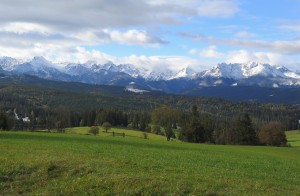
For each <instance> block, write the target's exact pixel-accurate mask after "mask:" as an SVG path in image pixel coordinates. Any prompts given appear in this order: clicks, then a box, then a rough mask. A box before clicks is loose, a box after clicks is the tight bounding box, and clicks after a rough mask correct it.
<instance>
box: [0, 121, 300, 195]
mask: <svg viewBox="0 0 300 196" xmlns="http://www.w3.org/2000/svg"><path fill="white" fill-rule="evenodd" d="M88 129H89V128H84V127H83V128H71V129H68V130H67V131H66V133H64V134H60V133H47V132H4V131H1V132H0V154H1V156H0V163H1V164H0V195H17V194H24V195H299V193H300V145H299V144H300V133H299V132H297V131H291V132H287V135H288V139H289V143H290V144H291V145H292V147H285V148H284V147H264V146H229V145H227V146H226V145H225V146H224V145H223V146H222V145H210V144H189V143H183V142H180V141H177V140H174V141H171V142H167V141H166V139H165V138H164V137H162V136H157V135H153V134H150V133H148V135H147V136H148V139H144V135H143V134H142V133H141V132H138V131H132V130H124V129H111V130H110V133H104V132H103V130H102V129H101V130H100V133H99V135H97V136H92V135H87V132H88ZM112 131H114V132H116V133H123V132H124V133H125V135H126V136H125V137H122V136H121V134H120V135H117V136H115V137H113V136H112V133H111V132H112Z"/></svg>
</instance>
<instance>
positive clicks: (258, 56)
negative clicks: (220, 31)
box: [225, 50, 300, 70]
mask: <svg viewBox="0 0 300 196" xmlns="http://www.w3.org/2000/svg"><path fill="white" fill-rule="evenodd" d="M225 61H226V62H227V63H247V62H249V61H255V62H259V63H268V64H271V65H284V66H286V67H288V68H290V69H294V70H295V69H299V68H298V66H299V63H300V62H299V60H298V59H297V58H296V57H291V56H286V55H281V54H277V53H272V52H252V51H247V50H233V51H228V52H227V54H226V60H225Z"/></svg>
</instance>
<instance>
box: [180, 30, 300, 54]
mask: <svg viewBox="0 0 300 196" xmlns="http://www.w3.org/2000/svg"><path fill="white" fill-rule="evenodd" d="M180 35H181V36H183V37H187V38H189V39H192V40H195V41H201V42H208V43H211V44H216V45H219V44H222V45H228V46H237V47H241V48H246V49H256V50H267V51H270V52H275V53H278V54H289V55H295V54H300V39H298V40H278V41H264V40H249V39H236V38H216V37H211V36H205V35H202V34H190V33H180Z"/></svg>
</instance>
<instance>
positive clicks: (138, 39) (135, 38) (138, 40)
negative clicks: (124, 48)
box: [104, 29, 166, 45]
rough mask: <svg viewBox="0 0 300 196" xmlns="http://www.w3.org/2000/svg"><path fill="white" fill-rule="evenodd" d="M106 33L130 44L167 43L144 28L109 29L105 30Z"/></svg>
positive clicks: (114, 39) (118, 40) (117, 40)
mask: <svg viewBox="0 0 300 196" xmlns="http://www.w3.org/2000/svg"><path fill="white" fill-rule="evenodd" d="M104 32H105V33H107V34H108V35H110V38H111V40H112V41H114V42H117V43H121V44H128V45H144V44H150V45H153V44H154V45H157V44H163V43H166V42H165V41H163V40H161V39H159V38H157V37H155V36H151V35H149V34H148V33H147V32H146V31H143V30H135V29H131V30H128V31H126V32H120V31H109V30H105V31H104Z"/></svg>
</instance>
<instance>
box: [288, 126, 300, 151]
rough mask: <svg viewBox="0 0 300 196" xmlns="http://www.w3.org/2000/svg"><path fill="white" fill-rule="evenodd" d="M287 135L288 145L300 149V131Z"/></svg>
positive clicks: (290, 132)
mask: <svg viewBox="0 0 300 196" xmlns="http://www.w3.org/2000/svg"><path fill="white" fill-rule="evenodd" d="M285 133H286V135H287V138H288V143H289V144H290V145H291V146H299V147H300V131H299V130H294V131H286V132H285Z"/></svg>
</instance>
